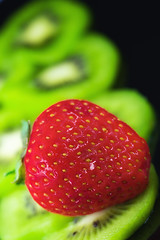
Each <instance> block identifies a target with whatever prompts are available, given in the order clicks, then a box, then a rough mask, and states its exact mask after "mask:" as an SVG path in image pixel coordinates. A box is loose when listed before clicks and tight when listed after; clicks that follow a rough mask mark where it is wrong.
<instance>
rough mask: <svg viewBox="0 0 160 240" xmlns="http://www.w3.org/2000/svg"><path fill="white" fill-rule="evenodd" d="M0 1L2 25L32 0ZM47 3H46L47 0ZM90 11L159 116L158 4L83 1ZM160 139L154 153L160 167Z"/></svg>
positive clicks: (132, 81) (131, 80) (129, 77)
mask: <svg viewBox="0 0 160 240" xmlns="http://www.w3.org/2000/svg"><path fill="white" fill-rule="evenodd" d="M1 1H2V0H0V24H3V22H4V21H5V19H6V18H7V17H8V16H9V15H10V14H11V13H12V12H13V11H15V10H16V9H17V8H19V7H20V6H22V5H23V3H24V2H29V0H23V1H22V0H3V1H2V2H1ZM44 1H45V0H44ZM79 2H83V3H85V4H86V5H87V6H88V8H89V9H90V10H91V13H92V15H93V23H92V26H91V28H90V30H91V31H95V32H99V33H102V34H104V35H106V36H108V37H109V38H111V39H112V40H113V41H114V42H115V43H116V45H117V46H118V47H119V49H120V51H121V54H122V55H123V58H124V61H125V63H126V66H127V83H126V86H128V87H131V88H136V89H138V90H139V91H140V92H141V93H142V94H143V95H145V96H146V97H147V98H148V100H149V101H150V102H151V103H152V104H153V106H154V107H155V109H156V112H157V115H158V121H159V116H160V87H159V80H160V14H159V8H158V1H157V3H156V1H150V2H148V3H147V2H146V1H139V2H136V1H128V2H127V3H126V2H124V1H114V0H112V1H102V0H99V1H93V0H92V1H91V0H81V1H79ZM159 148H160V140H159V142H158V144H157V148H156V154H155V158H156V159H155V165H156V168H157V170H158V171H159V174H160V167H159V158H160V156H159V155H160V154H159ZM158 236H159V235H158Z"/></svg>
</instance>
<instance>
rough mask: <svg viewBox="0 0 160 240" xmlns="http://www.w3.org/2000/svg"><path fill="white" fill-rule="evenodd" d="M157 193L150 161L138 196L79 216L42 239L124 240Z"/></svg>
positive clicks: (144, 215)
mask: <svg viewBox="0 0 160 240" xmlns="http://www.w3.org/2000/svg"><path fill="white" fill-rule="evenodd" d="M157 193H158V176H157V174H156V172H155V169H154V167H153V165H152V166H151V170H150V181H149V185H148V187H147V189H146V190H145V191H144V192H143V193H142V194H141V195H139V196H138V197H136V198H134V199H132V200H130V201H127V202H125V203H123V204H120V205H116V206H113V207H110V208H108V209H106V210H103V211H101V212H97V213H93V214H91V215H86V216H84V217H80V218H78V219H76V220H74V221H73V222H71V223H69V224H68V226H67V227H66V228H64V229H62V230H61V231H58V232H56V233H54V234H51V235H50V236H48V235H47V236H46V238H45V240H53V239H54V240H70V239H73V240H117V239H118V240H126V239H128V237H130V236H131V235H132V234H133V233H134V232H135V231H136V230H137V229H138V228H139V227H140V226H141V225H142V224H143V223H144V222H145V221H146V220H147V218H148V216H149V215H150V213H151V211H152V209H153V206H154V203H155V200H156V196H157Z"/></svg>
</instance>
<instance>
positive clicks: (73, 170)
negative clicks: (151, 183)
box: [24, 100, 151, 216]
mask: <svg viewBox="0 0 160 240" xmlns="http://www.w3.org/2000/svg"><path fill="white" fill-rule="evenodd" d="M150 158H151V157H150V153H149V148H148V145H147V143H146V141H145V140H144V139H143V138H141V137H140V136H138V135H137V133H136V132H135V131H134V130H133V129H131V128H130V127H129V126H128V125H127V124H126V123H124V122H122V121H120V120H119V119H118V118H117V117H116V116H114V115H113V114H111V113H109V112H108V111H106V110H105V109H103V108H101V107H99V106H97V105H95V104H93V103H91V102H88V101H82V100H66V101H62V102H59V103H57V104H54V105H52V106H50V107H49V108H48V109H46V110H45V111H44V112H42V113H41V115H40V116H39V117H38V118H37V119H36V121H35V123H34V125H33V129H32V133H31V136H30V140H29V145H28V149H27V152H26V155H25V157H24V163H25V174H26V178H25V182H26V185H27V187H28V189H29V191H30V193H31V195H32V197H33V198H34V200H35V201H36V202H37V203H38V204H40V205H41V206H42V207H43V208H45V209H46V210H48V211H51V212H54V213H59V214H62V215H68V216H76V215H77V216H78V215H86V214H90V213H93V212H96V211H99V210H102V209H104V208H107V207H109V206H112V205H115V204H119V203H122V202H124V201H127V200H129V199H131V198H134V197H135V196H137V195H138V194H140V193H142V192H143V191H144V190H145V188H146V186H147V184H148V176H149V168H150Z"/></svg>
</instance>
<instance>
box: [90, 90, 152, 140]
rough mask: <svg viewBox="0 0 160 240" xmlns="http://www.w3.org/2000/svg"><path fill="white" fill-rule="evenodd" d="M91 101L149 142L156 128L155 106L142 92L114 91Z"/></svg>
mask: <svg viewBox="0 0 160 240" xmlns="http://www.w3.org/2000/svg"><path fill="white" fill-rule="evenodd" d="M91 101H93V102H94V103H96V104H98V105H100V106H101V107H103V108H105V109H107V110H108V111H109V112H111V113H113V114H115V115H116V116H117V117H118V118H119V119H121V120H122V121H124V122H126V123H128V124H129V125H130V126H131V127H132V128H133V129H134V130H135V131H136V132H137V133H138V134H139V135H140V136H141V137H143V138H145V139H146V140H149V138H150V136H151V135H152V132H153V130H154V128H155V126H156V114H155V111H154V109H153V106H152V105H151V104H150V102H149V101H148V100H147V98H146V97H145V96H143V95H142V94H141V93H140V92H138V91H137V90H134V89H119V90H112V91H110V92H106V93H103V94H101V95H99V96H96V97H94V98H92V99H91ZM152 140H153V139H152Z"/></svg>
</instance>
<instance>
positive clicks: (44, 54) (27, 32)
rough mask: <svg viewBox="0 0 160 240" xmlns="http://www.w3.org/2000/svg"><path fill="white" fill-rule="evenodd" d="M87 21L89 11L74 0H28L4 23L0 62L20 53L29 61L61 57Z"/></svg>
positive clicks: (70, 47) (68, 50)
mask: <svg viewBox="0 0 160 240" xmlns="http://www.w3.org/2000/svg"><path fill="white" fill-rule="evenodd" d="M89 23H90V13H89V11H88V9H87V8H86V7H85V6H84V5H83V4H81V3H77V2H74V1H65V0H55V1H50V0H46V1H42V0H40V1H32V2H30V3H28V4H27V5H25V6H24V7H23V8H21V9H20V10H18V11H16V12H15V13H14V15H13V16H11V17H10V19H9V20H8V21H7V22H6V23H5V25H4V26H3V27H2V31H1V39H0V53H1V54H0V63H1V62H3V60H4V58H5V57H6V58H7V59H8V61H9V59H10V56H12V55H16V54H21V56H23V58H27V59H28V61H29V62H34V63H36V64H37V63H44V62H50V61H57V60H60V59H62V58H63V57H64V56H67V54H68V53H69V52H70V50H71V49H72V48H73V46H74V45H75V44H76V42H77V40H78V39H79V37H80V36H81V35H82V34H83V33H84V32H85V30H86V29H87V28H88V25H89Z"/></svg>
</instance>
